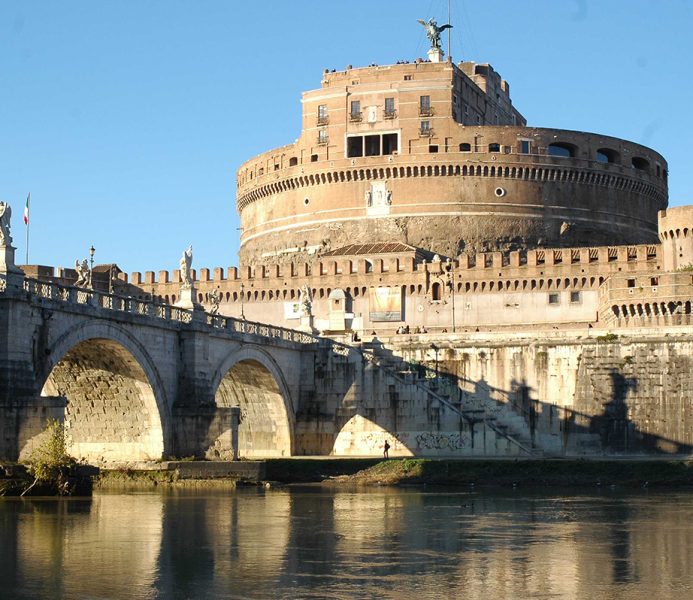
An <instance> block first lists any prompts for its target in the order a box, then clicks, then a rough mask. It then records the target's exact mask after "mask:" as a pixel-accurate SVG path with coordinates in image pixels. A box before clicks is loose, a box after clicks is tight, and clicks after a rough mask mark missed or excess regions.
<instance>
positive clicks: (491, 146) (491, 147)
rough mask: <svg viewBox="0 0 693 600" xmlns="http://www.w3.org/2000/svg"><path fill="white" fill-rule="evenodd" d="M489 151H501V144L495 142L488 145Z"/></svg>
mask: <svg viewBox="0 0 693 600" xmlns="http://www.w3.org/2000/svg"><path fill="white" fill-rule="evenodd" d="M488 151H489V152H500V151H501V149H500V144H495V143H494V144H489V145H488Z"/></svg>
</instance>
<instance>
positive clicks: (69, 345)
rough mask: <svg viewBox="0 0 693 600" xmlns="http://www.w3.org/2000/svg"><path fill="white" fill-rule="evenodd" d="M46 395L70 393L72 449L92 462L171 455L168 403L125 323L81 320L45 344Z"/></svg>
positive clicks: (42, 382) (42, 380)
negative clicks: (123, 325) (46, 345)
mask: <svg viewBox="0 0 693 600" xmlns="http://www.w3.org/2000/svg"><path fill="white" fill-rule="evenodd" d="M37 386H38V387H39V388H40V393H41V396H59V397H63V398H65V399H66V401H67V402H66V408H65V427H66V430H67V434H68V449H69V452H70V453H71V454H72V455H73V456H75V457H77V458H84V459H86V460H88V461H90V462H121V461H132V460H155V459H160V458H162V457H164V456H165V455H167V454H168V453H170V448H171V439H172V433H171V418H170V413H169V408H168V407H169V402H168V399H167V398H166V392H165V388H164V385H163V383H162V380H161V377H160V375H159V373H158V370H157V368H156V366H155V364H154V362H153V360H152V358H151V356H150V354H149V352H148V351H147V350H146V348H145V347H144V346H143V344H142V343H140V341H138V340H137V339H136V338H135V337H134V336H133V335H132V334H131V333H129V332H127V331H126V330H125V329H124V328H123V327H121V326H118V325H115V324H113V323H112V322H111V323H105V322H102V321H84V322H81V323H79V324H77V325H76V326H73V327H71V328H69V329H68V330H67V331H65V332H64V333H62V334H61V335H60V336H59V337H57V339H55V341H53V342H52V343H51V344H50V345H49V346H48V348H47V350H46V355H45V358H44V359H43V361H42V364H41V365H40V366H39V368H38V373H37Z"/></svg>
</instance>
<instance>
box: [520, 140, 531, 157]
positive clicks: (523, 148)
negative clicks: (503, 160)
mask: <svg viewBox="0 0 693 600" xmlns="http://www.w3.org/2000/svg"><path fill="white" fill-rule="evenodd" d="M530 149H531V146H530V141H529V140H520V154H529V151H530Z"/></svg>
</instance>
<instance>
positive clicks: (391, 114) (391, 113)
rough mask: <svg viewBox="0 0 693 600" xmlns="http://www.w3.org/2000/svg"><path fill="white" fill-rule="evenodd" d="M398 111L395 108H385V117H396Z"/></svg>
mask: <svg viewBox="0 0 693 600" xmlns="http://www.w3.org/2000/svg"><path fill="white" fill-rule="evenodd" d="M396 118H397V111H396V110H395V109H394V108H393V109H392V110H385V112H384V113H383V119H396Z"/></svg>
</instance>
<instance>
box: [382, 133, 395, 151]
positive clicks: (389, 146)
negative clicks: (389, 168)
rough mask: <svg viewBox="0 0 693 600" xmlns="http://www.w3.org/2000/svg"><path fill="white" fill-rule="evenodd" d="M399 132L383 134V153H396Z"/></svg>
mask: <svg viewBox="0 0 693 600" xmlns="http://www.w3.org/2000/svg"><path fill="white" fill-rule="evenodd" d="M397 136H398V134H396V133H385V134H383V155H385V156H387V155H388V154H394V153H395V152H397V149H398V148H397V146H398V144H397V142H398V139H397Z"/></svg>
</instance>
